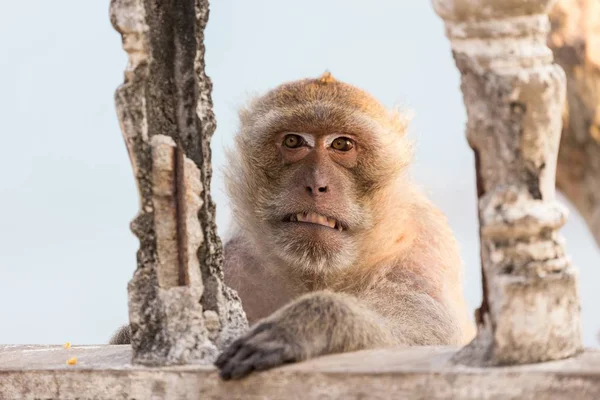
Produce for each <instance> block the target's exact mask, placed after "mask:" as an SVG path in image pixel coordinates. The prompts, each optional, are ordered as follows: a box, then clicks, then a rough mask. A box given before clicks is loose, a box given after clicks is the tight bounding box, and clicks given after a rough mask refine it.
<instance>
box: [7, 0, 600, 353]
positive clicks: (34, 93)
mask: <svg viewBox="0 0 600 400" xmlns="http://www.w3.org/2000/svg"><path fill="white" fill-rule="evenodd" d="M108 4H109V1H108V0H106V1H104V0H89V1H81V0H62V1H44V0H31V1H27V2H24V1H21V2H18V1H11V2H8V1H3V2H1V3H0V50H1V53H0V135H1V139H2V141H1V145H0V171H1V172H0V271H1V275H0V318H1V320H2V322H1V323H0V327H1V329H0V344H3V343H15V344H21V343H63V342H65V341H71V342H72V343H76V344H96V343H105V342H106V341H107V340H108V338H109V337H110V335H111V334H112V332H113V330H114V329H116V328H117V327H118V326H119V325H121V324H122V323H124V322H126V321H127V293H126V286H127V282H128V280H129V279H130V278H131V276H132V273H133V270H134V268H135V252H136V249H137V247H138V243H137V239H136V238H135V237H134V236H133V234H132V233H131V232H130V231H129V222H130V221H131V219H132V218H133V217H134V216H135V214H136V212H137V193H136V189H135V185H134V180H133V174H132V170H131V167H130V163H129V159H128V156H127V152H126V149H125V145H124V142H123V139H122V136H121V132H120V130H119V125H118V121H117V116H116V113H115V108H114V103H113V95H114V91H115V89H116V88H117V86H118V85H119V84H121V82H122V81H123V71H124V68H125V65H126V55H125V52H124V51H123V50H122V47H121V38H120V35H119V34H118V33H117V32H116V31H114V30H113V28H112V26H111V25H110V22H109V17H108ZM366 4H367V3H366V2H364V1H358V0H352V1H349V0H345V1H342V0H338V1H332V0H327V1H323V0H308V1H303V2H290V1H278V0H254V1H243V0H219V1H212V3H211V14H210V20H209V23H208V27H207V30H206V47H207V55H206V60H207V72H208V75H209V76H210V77H211V78H212V80H213V83H214V91H213V100H214V103H215V106H214V107H215V113H216V116H217V125H218V127H217V131H216V134H215V136H214V139H213V142H212V148H213V166H214V167H215V169H216V170H217V171H216V173H215V176H214V179H213V196H214V198H215V200H216V203H217V213H218V214H217V221H218V224H219V227H220V232H221V233H224V229H225V228H226V225H227V221H228V220H229V214H230V213H229V208H228V205H227V199H226V198H225V196H224V193H223V185H222V175H221V173H219V171H218V170H219V168H220V167H221V166H222V165H223V162H224V158H223V149H224V147H225V146H228V145H230V144H231V143H232V135H233V133H234V132H235V129H236V127H237V119H236V117H237V116H236V109H237V108H238V107H239V106H240V105H241V104H243V103H244V101H245V100H246V99H247V98H248V96H250V95H251V94H253V93H261V92H264V91H265V90H268V89H269V88H272V87H273V86H275V85H277V84H279V83H281V82H283V81H288V80H294V79H298V78H303V77H307V76H316V75H319V74H321V73H322V72H323V71H324V70H326V69H329V70H330V71H332V73H333V74H334V76H335V77H337V78H338V79H341V80H345V81H347V82H349V83H352V84H355V85H357V86H360V87H362V88H364V89H366V90H368V91H370V92H371V93H373V94H374V95H375V96H376V97H378V98H379V99H380V100H381V101H382V102H383V103H384V104H385V105H387V106H393V105H395V104H400V105H403V106H406V107H410V108H411V109H413V110H414V112H415V119H414V121H413V124H412V126H411V135H412V137H413V138H415V139H416V141H417V151H416V163H415V165H414V167H413V175H414V176H415V179H416V180H417V181H418V182H419V183H420V184H421V185H422V186H423V187H424V188H425V189H426V191H427V192H428V193H429V194H430V196H431V197H432V198H433V199H434V201H435V202H436V203H437V204H438V205H439V206H440V207H441V208H442V209H443V210H444V211H445V212H446V213H447V215H448V217H449V219H450V222H451V224H452V227H453V229H454V231H455V233H456V235H457V237H458V240H459V242H460V244H461V248H462V254H463V257H464V260H465V264H466V268H465V280H466V281H465V294H466V297H467V300H468V303H469V306H470V307H471V309H474V308H476V307H477V306H478V304H479V302H480V300H481V289H480V272H479V256H478V251H479V249H478V238H477V221H476V204H475V198H476V195H475V181H474V170H473V157H472V152H471V150H470V149H469V147H468V145H467V142H466V139H465V136H464V126H465V118H466V117H465V109H464V106H463V103H462V97H461V93H460V90H459V74H458V72H457V70H456V68H455V66H454V62H453V60H452V57H451V54H450V48H449V43H448V41H447V39H446V38H445V36H444V31H443V25H442V22H441V20H440V19H439V18H438V17H437V16H436V15H435V13H434V12H433V10H432V7H431V5H430V2H429V1H397V0H372V1H370V2H368V4H369V5H368V7H367V6H366ZM563 233H564V235H565V236H566V237H567V247H568V251H569V253H570V255H571V256H572V258H573V261H574V263H575V264H576V265H577V266H578V267H579V268H580V274H581V276H582V277H583V278H582V279H581V280H580V290H581V297H582V303H583V327H584V340H585V344H586V345H587V346H595V345H596V344H597V342H596V340H595V335H596V332H598V331H599V330H600V313H598V312H597V309H596V307H597V305H598V304H600V290H598V288H599V287H600V267H599V264H600V263H599V260H600V251H599V250H598V249H597V248H596V247H595V244H594V242H593V241H592V239H591V236H590V234H589V233H588V231H587V230H586V228H585V225H584V223H583V221H582V219H581V218H580V217H579V216H578V215H577V214H576V213H575V212H572V213H571V216H570V219H569V222H568V223H567V225H566V226H565V228H564V229H563ZM594 304H595V305H596V306H594Z"/></svg>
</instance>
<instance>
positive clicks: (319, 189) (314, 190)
mask: <svg viewBox="0 0 600 400" xmlns="http://www.w3.org/2000/svg"><path fill="white" fill-rule="evenodd" d="M306 191H307V192H308V193H309V194H311V195H312V194H319V193H326V192H327V186H307V187H306Z"/></svg>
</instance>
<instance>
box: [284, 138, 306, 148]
mask: <svg viewBox="0 0 600 400" xmlns="http://www.w3.org/2000/svg"><path fill="white" fill-rule="evenodd" d="M303 144H304V139H302V137H300V136H298V135H293V134H290V135H285V137H284V138H283V145H284V146H285V147H287V148H289V149H296V148H298V147H300V146H302V145H303Z"/></svg>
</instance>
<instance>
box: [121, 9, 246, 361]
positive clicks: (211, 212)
mask: <svg viewBox="0 0 600 400" xmlns="http://www.w3.org/2000/svg"><path fill="white" fill-rule="evenodd" d="M110 16H111V22H112V23H113V26H114V27H115V29H116V30H117V31H118V32H120V33H121V35H122V38H123V48H124V50H125V51H126V52H127V54H128V56H129V61H128V65H127V69H126V71H125V82H124V83H123V84H122V85H121V86H120V87H119V88H118V90H117V92H116V96H115V99H116V106H117V112H118V116H119V121H120V124H121V129H122V132H123V136H124V138H125V144H126V145H127V149H128V152H129V156H130V159H131V163H132V166H133V171H134V174H135V178H136V182H137V188H138V193H139V199H140V209H139V213H138V215H137V216H136V217H135V219H134V220H133V222H132V224H131V229H132V231H133V232H134V234H135V235H136V236H137V237H138V238H139V240H140V247H139V250H138V253H137V269H136V271H135V273H134V276H133V278H132V280H131V281H130V282H129V285H128V292H129V322H130V328H131V336H132V339H131V340H132V347H133V361H134V362H135V363H141V364H148V365H168V364H184V363H211V362H212V361H213V360H214V358H215V357H216V355H217V352H218V348H220V347H223V346H225V345H227V344H228V343H229V342H231V341H232V339H234V338H235V337H237V336H238V335H240V334H241V333H243V331H244V330H245V329H247V322H246V317H245V314H244V312H243V310H242V307H241V303H240V301H239V297H238V296H237V294H236V293H235V292H234V291H233V290H231V289H230V288H228V287H226V286H225V285H224V284H223V272H222V268H221V266H222V260H223V250H222V245H221V241H220V239H219V237H218V235H217V232H216V226H215V205H214V203H213V201H212V199H211V196H210V178H211V152H210V138H211V136H212V134H213V132H214V130H215V117H214V114H213V111H212V100H211V88H212V84H211V82H210V80H209V78H208V77H207V76H206V74H205V72H204V45H203V38H204V36H203V32H204V27H205V26H206V22H207V20H208V1H207V0H196V1H195V0H178V1H175V0H112V2H111V7H110Z"/></svg>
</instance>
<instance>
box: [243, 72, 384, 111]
mask: <svg viewBox="0 0 600 400" xmlns="http://www.w3.org/2000/svg"><path fill="white" fill-rule="evenodd" d="M255 104H256V105H257V106H259V108H272V107H277V108H282V109H285V108H292V107H294V106H298V105H302V106H308V105H310V104H315V105H322V104H334V105H336V106H337V107H338V108H347V109H348V110H349V111H350V110H356V111H361V112H363V113H365V114H368V115H370V116H372V117H375V118H384V117H385V116H386V115H387V113H388V110H387V109H386V108H385V107H384V106H383V105H382V104H381V103H380V102H379V101H378V100H377V99H375V97H373V96H372V95H371V94H369V93H367V92H366V91H364V90H362V89H359V88H357V87H355V86H352V85H350V84H348V83H345V82H342V81H338V80H336V79H334V78H333V77H332V76H331V75H330V74H329V75H328V74H327V73H326V74H324V75H323V76H322V77H320V78H316V79H315V78H310V79H301V80H297V81H293V82H287V83H284V84H281V85H279V86H278V87H276V88H274V89H273V90H271V91H269V92H268V93H266V94H265V95H264V96H262V97H261V98H259V99H257V102H256V103H255Z"/></svg>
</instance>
